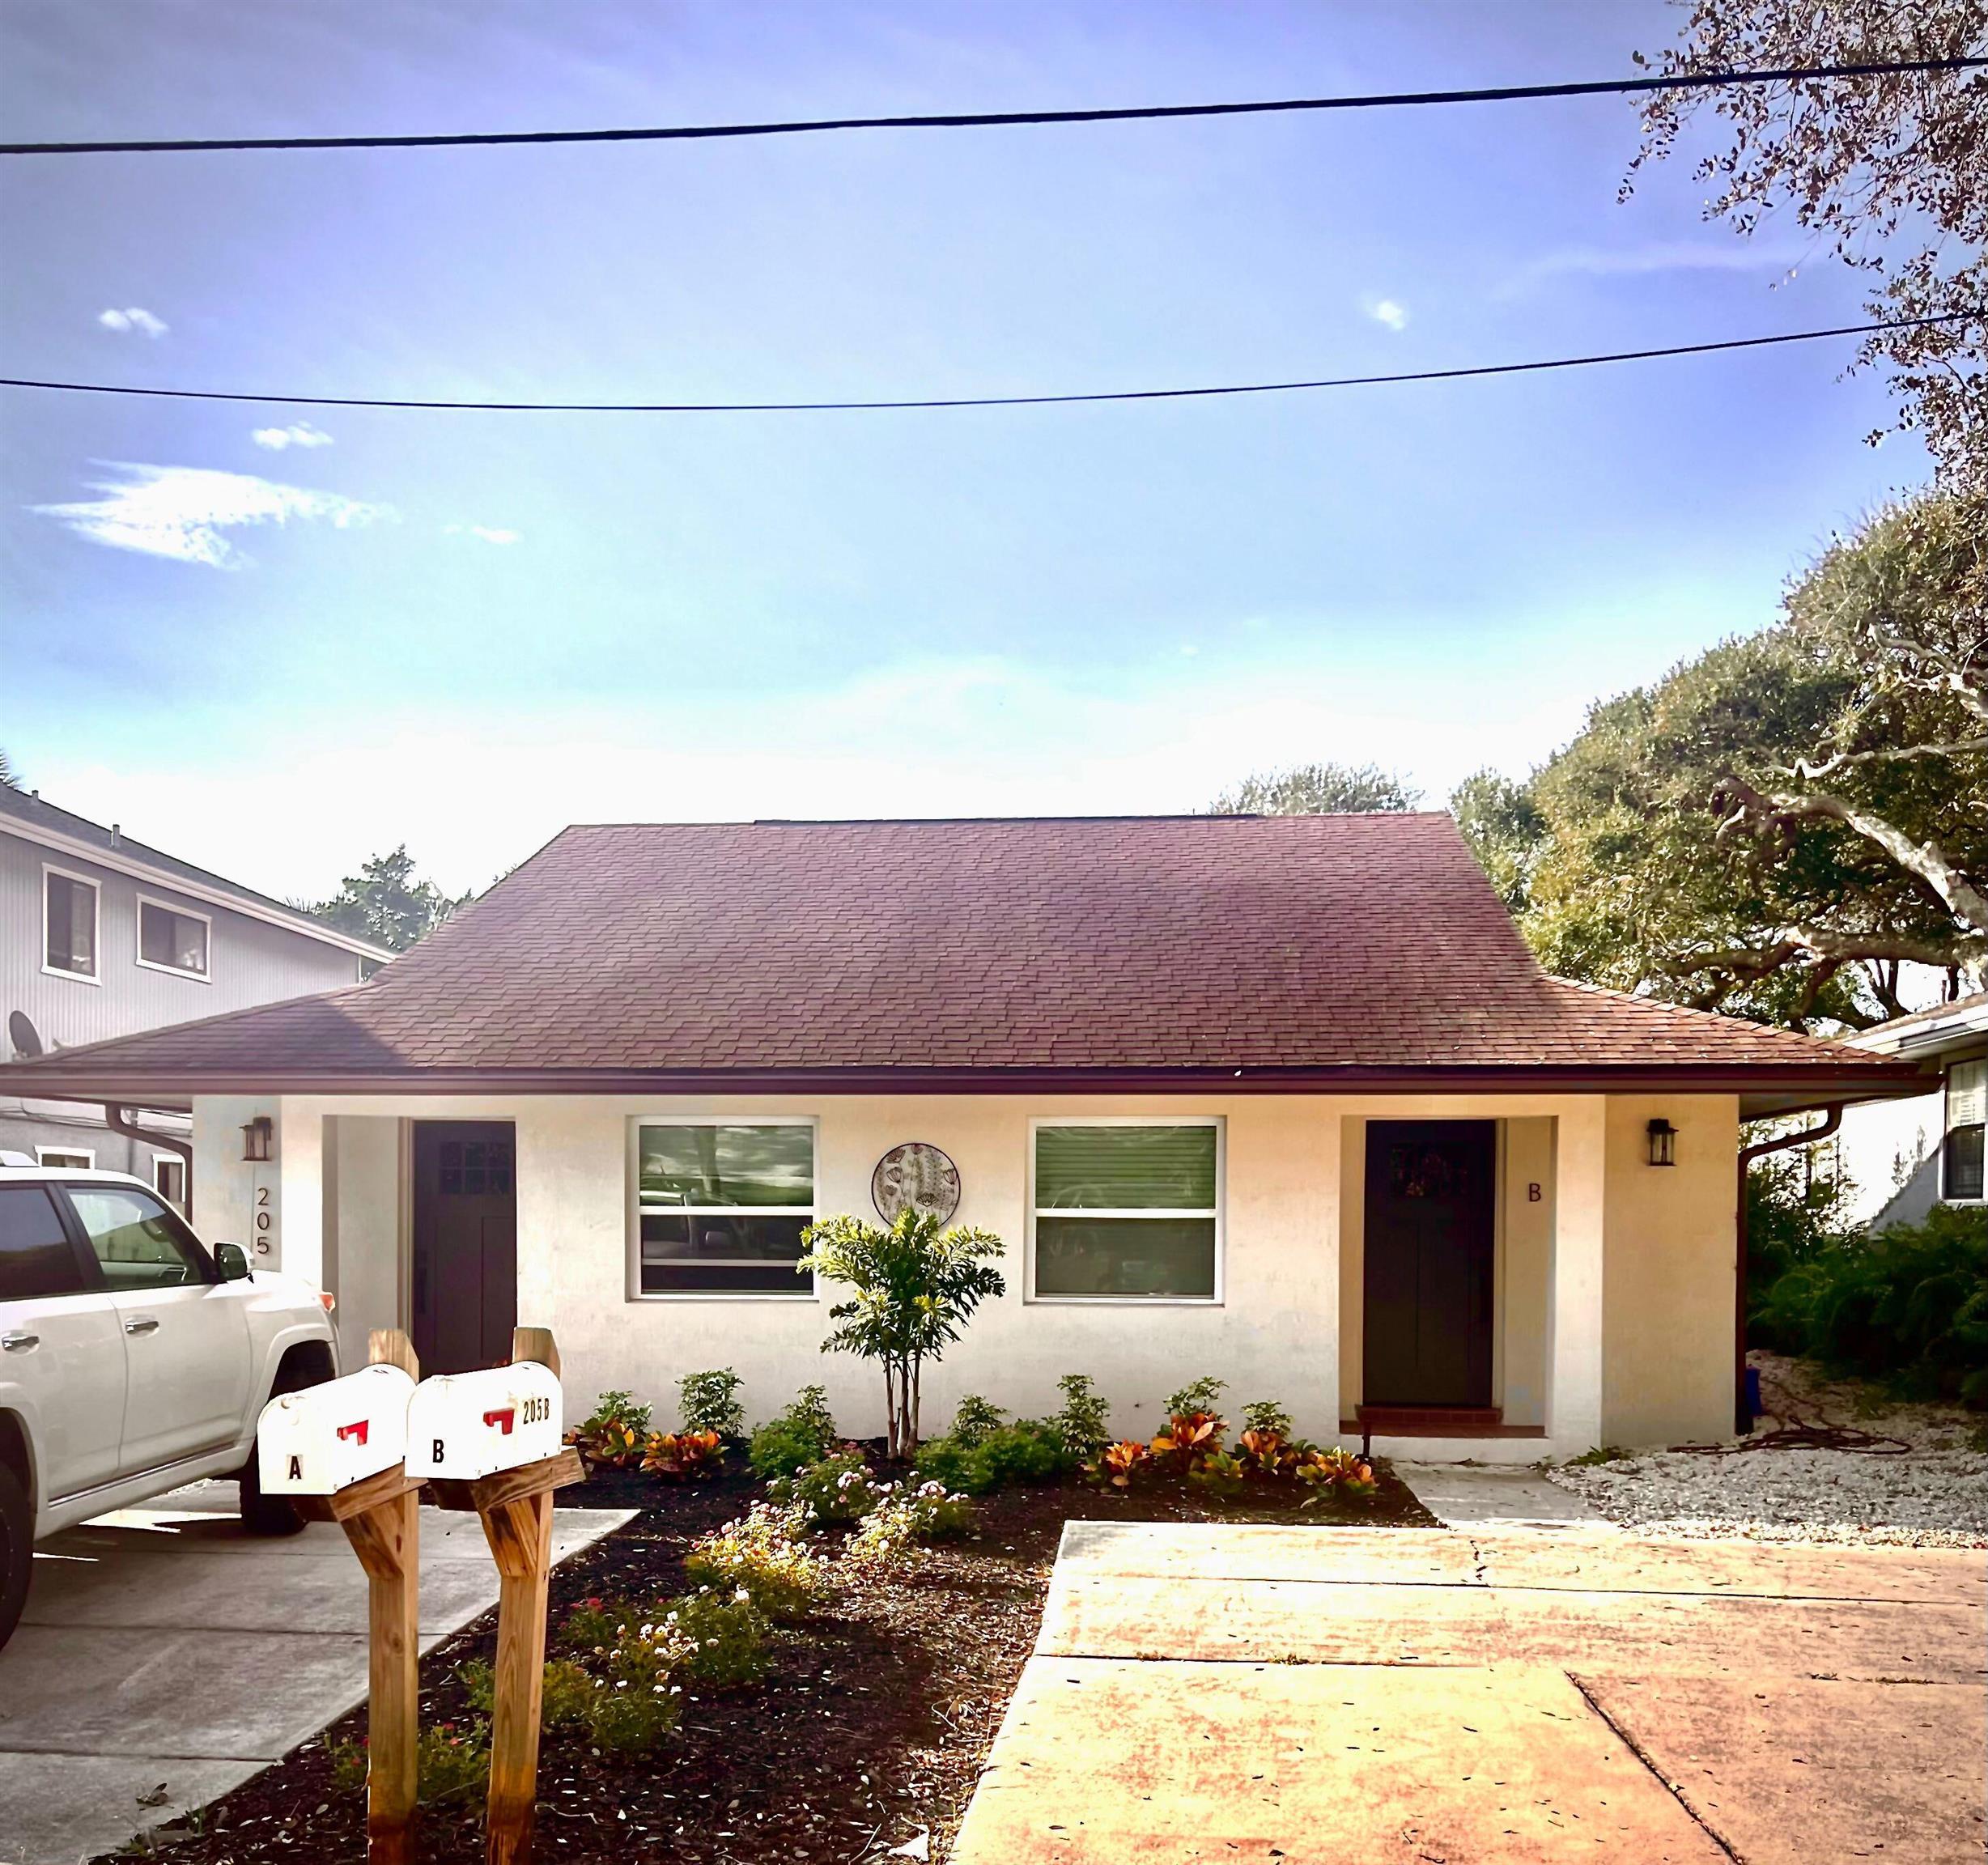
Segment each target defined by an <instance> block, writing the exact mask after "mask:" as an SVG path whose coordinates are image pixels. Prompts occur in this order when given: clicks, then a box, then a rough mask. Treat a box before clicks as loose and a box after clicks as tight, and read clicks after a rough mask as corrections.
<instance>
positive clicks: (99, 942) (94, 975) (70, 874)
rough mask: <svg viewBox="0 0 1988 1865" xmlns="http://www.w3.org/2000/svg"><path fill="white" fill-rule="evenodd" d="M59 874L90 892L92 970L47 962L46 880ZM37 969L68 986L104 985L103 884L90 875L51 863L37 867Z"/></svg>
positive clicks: (47, 900)
mask: <svg viewBox="0 0 1988 1865" xmlns="http://www.w3.org/2000/svg"><path fill="white" fill-rule="evenodd" d="M51 874H59V875H61V876H62V878H63V879H64V880H65V881H76V882H81V883H82V884H83V886H85V887H87V888H88V889H89V890H90V900H91V922H90V950H91V953H92V954H95V956H96V970H95V971H70V969H69V968H68V966H64V965H51V964H50V963H49V876H50V875H51ZM41 969H42V971H43V973H44V974H45V975H46V976H48V977H50V978H66V979H69V980H70V982H71V983H76V984H96V985H101V984H102V983H103V982H104V883H103V882H101V881H100V880H98V879H97V877H96V876H95V875H94V874H83V873H79V872H78V871H77V870H76V869H74V868H62V867H58V866H57V865H56V864H55V863H54V862H53V861H44V862H43V863H42V864H41Z"/></svg>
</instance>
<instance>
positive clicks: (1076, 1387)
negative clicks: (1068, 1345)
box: [1049, 1373, 1111, 1464]
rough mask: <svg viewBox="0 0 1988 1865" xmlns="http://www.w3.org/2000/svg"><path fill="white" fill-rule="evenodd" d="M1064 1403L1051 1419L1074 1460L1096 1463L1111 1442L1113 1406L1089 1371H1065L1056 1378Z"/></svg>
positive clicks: (1083, 1462)
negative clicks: (1107, 1400)
mask: <svg viewBox="0 0 1988 1865" xmlns="http://www.w3.org/2000/svg"><path fill="white" fill-rule="evenodd" d="M1056 1390H1057V1391H1059V1392H1060V1393H1061V1394H1062V1395H1063V1404H1061V1405H1060V1407H1058V1408H1057V1409H1056V1411H1054V1412H1052V1413H1051V1414H1050V1417H1049V1423H1050V1426H1051V1429H1052V1430H1054V1431H1055V1432H1056V1436H1057V1437H1058V1438H1060V1440H1061V1441H1062V1444H1063V1450H1064V1455H1065V1456H1066V1457H1068V1459H1070V1461H1071V1462H1072V1463H1073V1464H1094V1463H1096V1462H1097V1461H1098V1454H1099V1453H1100V1452H1101V1451H1102V1450H1103V1449H1104V1447H1105V1446H1106V1445H1107V1444H1108V1443H1110V1442H1111V1407H1110V1406H1109V1405H1107V1404H1106V1403H1105V1399H1104V1395H1103V1394H1102V1392H1100V1391H1098V1387H1097V1386H1096V1384H1095V1383H1094V1381H1093V1380H1092V1379H1091V1378H1090V1375H1089V1374H1084V1373H1066V1374H1064V1376H1063V1377H1062V1378H1061V1379H1059V1380H1058V1381H1057V1382H1056Z"/></svg>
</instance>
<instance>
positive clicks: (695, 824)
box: [567, 809, 1456, 830]
mask: <svg viewBox="0 0 1988 1865" xmlns="http://www.w3.org/2000/svg"><path fill="white" fill-rule="evenodd" d="M1376 818H1378V819H1381V820H1384V821H1388V822H1455V820H1456V818H1455V817H1453V816H1452V815H1451V814H1450V812H1449V811H1448V810H1447V809H1304V810H1291V811H1270V812H1266V811H1264V810H1257V809H1181V810H1164V809H1162V810H1128V811H1125V812H1124V813H1122V814H1111V813H1110V812H1085V813H1081V814H1070V815H1056V814H1042V815H1014V816H725V817H716V818H712V817H700V818H683V819H678V818H662V819H660V820H658V819H641V818H630V819H627V820H625V821H622V822H569V823H567V828H568V829H569V830H570V829H924V828H945V827H948V826H955V825H971V826H974V827H976V828H987V827H993V828H999V827H1002V826H1005V825H1008V824H1013V825H1015V826H1017V827H1019V826H1024V825H1027V826H1036V825H1039V824H1043V823H1071V824H1077V823H1086V822H1100V823H1103V822H1109V823H1124V822H1319V821H1329V822H1348V821H1353V820H1357V821H1361V822H1371V821H1374V820H1375V819H1376Z"/></svg>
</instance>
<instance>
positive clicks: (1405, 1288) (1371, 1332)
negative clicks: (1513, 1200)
mask: <svg viewBox="0 0 1988 1865" xmlns="http://www.w3.org/2000/svg"><path fill="white" fill-rule="evenodd" d="M1496 1125H1497V1124H1496V1123H1495V1122H1493V1121H1490V1120H1373V1121H1370V1122H1369V1123H1368V1124H1367V1142H1366V1340H1365V1345H1364V1348H1363V1349H1362V1361H1363V1363H1364V1367H1365V1372H1364V1376H1363V1378H1362V1379H1361V1386H1362V1387H1363V1389H1364V1391H1365V1395H1366V1404H1370V1405H1489V1404H1490V1403H1491V1279H1492V1257H1493V1247H1494V1245H1493V1237H1494V1230H1493V1210H1494V1202H1493V1201H1494V1198H1495V1187H1496V1180H1497V1147H1496Z"/></svg>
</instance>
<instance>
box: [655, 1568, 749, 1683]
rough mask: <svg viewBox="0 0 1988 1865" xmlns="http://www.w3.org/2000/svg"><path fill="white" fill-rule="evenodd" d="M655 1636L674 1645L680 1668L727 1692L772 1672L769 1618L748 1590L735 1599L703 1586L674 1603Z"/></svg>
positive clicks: (694, 1679) (740, 1590)
mask: <svg viewBox="0 0 1988 1865" xmlns="http://www.w3.org/2000/svg"><path fill="white" fill-rule="evenodd" d="M653 1635H654V1636H656V1637H658V1638H665V1639H666V1640H667V1641H669V1643H670V1644H671V1646H672V1648H673V1652H674V1659H675V1668H676V1669H677V1670H678V1672H681V1674H682V1676H686V1677H687V1678H689V1679H690V1680H691V1681H692V1682H693V1683H696V1684H714V1685H716V1686H717V1687H718V1688H720V1689H726V1688H729V1687H730V1686H732V1685H733V1684H750V1683H751V1682H752V1681H753V1680H754V1679H755V1678H757V1677H759V1676H762V1675H763V1674H764V1672H765V1671H766V1668H767V1616H766V1614H765V1613H763V1612H761V1611H760V1610H759V1608H758V1607H757V1606H756V1605H754V1604H753V1597H752V1595H751V1594H750V1592H749V1591H747V1590H746V1589H745V1587H738V1588H736V1589H735V1590H734V1591H733V1592H731V1593H729V1594H721V1593H717V1592H714V1591H712V1589H711V1588H710V1587H699V1589H698V1590H697V1591H696V1592H695V1593H686V1594H685V1595H683V1596H682V1598H681V1599H673V1600H672V1601H671V1602H670V1603H669V1611H668V1612H665V1614H664V1616H663V1617H662V1618H661V1620H660V1621H658V1622H657V1623H656V1627H655V1629H654V1633H653Z"/></svg>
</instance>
